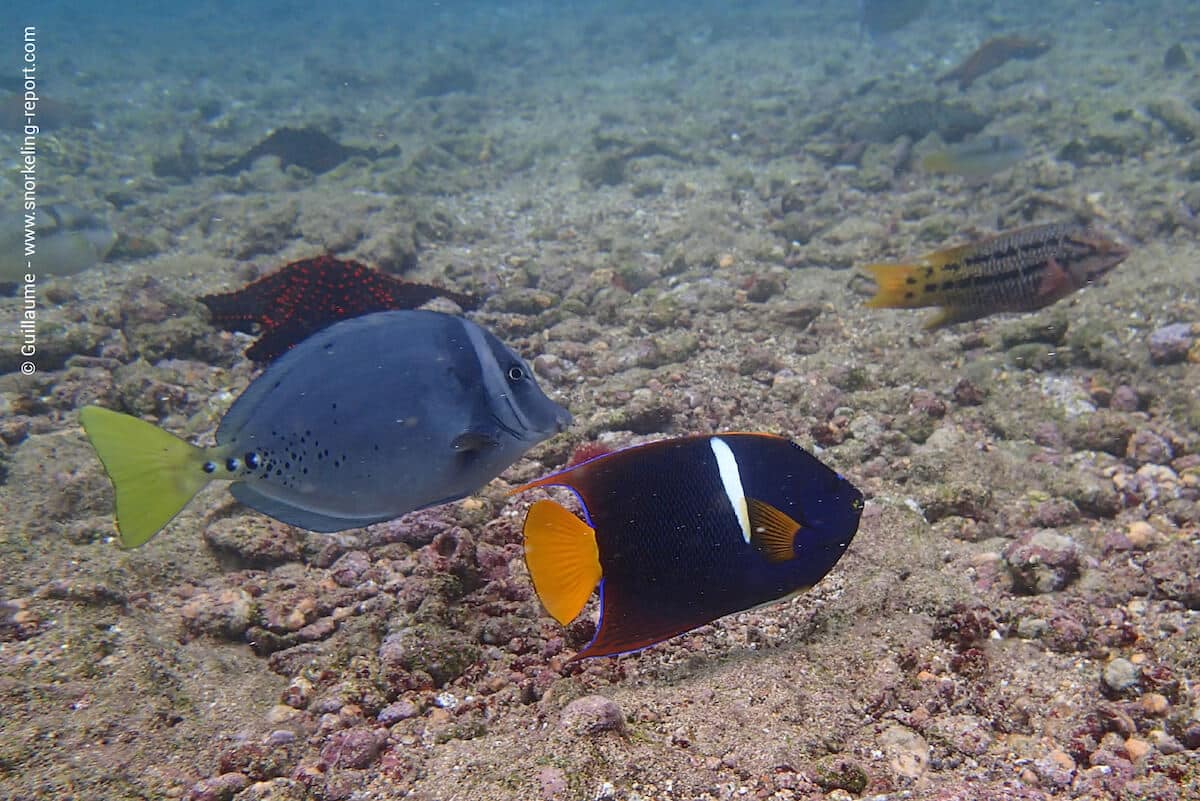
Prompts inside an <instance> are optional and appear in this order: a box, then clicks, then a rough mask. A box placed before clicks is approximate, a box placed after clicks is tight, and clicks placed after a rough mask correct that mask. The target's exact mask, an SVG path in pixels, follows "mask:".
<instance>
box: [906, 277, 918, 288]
mask: <svg viewBox="0 0 1200 801" xmlns="http://www.w3.org/2000/svg"><path fill="white" fill-rule="evenodd" d="M904 283H906V284H908V285H909V286H913V285H915V284H916V283H917V279H915V278H913V277H912V276H911V275H910V276H909V277H908V278H905V279H904Z"/></svg>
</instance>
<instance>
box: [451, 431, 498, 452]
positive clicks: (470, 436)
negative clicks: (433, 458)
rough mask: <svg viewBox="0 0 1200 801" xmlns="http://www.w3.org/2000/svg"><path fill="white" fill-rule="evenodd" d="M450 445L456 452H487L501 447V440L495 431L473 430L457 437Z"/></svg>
mask: <svg viewBox="0 0 1200 801" xmlns="http://www.w3.org/2000/svg"><path fill="white" fill-rule="evenodd" d="M450 444H451V447H453V448H454V450H456V451H459V452H463V451H486V450H490V449H491V448H494V447H496V446H497V445H499V444H500V438H499V437H497V436H496V434H495V432H493V431H484V430H482V429H478V428H471V429H467V430H466V431H464V432H462V433H461V434H459V435H458V436H457V437H455V438H454V441H453V442H452V443H450Z"/></svg>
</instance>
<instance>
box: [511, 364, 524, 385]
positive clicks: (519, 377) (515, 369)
mask: <svg viewBox="0 0 1200 801" xmlns="http://www.w3.org/2000/svg"><path fill="white" fill-rule="evenodd" d="M526 377H527V376H526V374H525V368H524V367H522V366H521V365H519V364H514V365H513V366H512V367H510V368H508V380H509V381H511V382H513V383H514V384H515V383H517V382H518V381H524V380H525V378H526Z"/></svg>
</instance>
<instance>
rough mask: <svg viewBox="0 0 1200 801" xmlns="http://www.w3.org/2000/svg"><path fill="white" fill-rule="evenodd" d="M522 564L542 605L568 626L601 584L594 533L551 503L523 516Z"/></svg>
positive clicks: (590, 528)
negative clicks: (527, 569)
mask: <svg viewBox="0 0 1200 801" xmlns="http://www.w3.org/2000/svg"><path fill="white" fill-rule="evenodd" d="M525 564H526V566H527V567H528V568H529V576H530V578H531V579H533V588H534V590H536V591H537V595H538V598H539V599H540V600H541V602H542V606H544V607H546V611H547V612H549V613H550V616H551V617H553V618H554V619H555V620H557V621H558V622H559V623H561V624H562V625H564V626H565V625H567V624H568V623H570V622H571V621H572V620H574V619H575V618H576V617H578V616H579V613H580V612H582V611H583V607H584V606H585V605H586V604H587V601H588V598H590V597H591V595H592V590H594V589H596V585H597V584H599V583H600V578H601V576H602V571H601V569H600V549H599V548H598V546H597V545H596V532H595V531H594V530H593V529H592V527H591V526H589V525H588V524H587V523H584V522H583V521H582V520H580V519H579V518H578V517H576V516H575V515H573V514H571V512H570V511H568V510H567V509H565V508H564V507H563V506H561V505H560V504H557V503H555V502H554V501H546V500H542V501H537V502H535V503H534V504H533V506H531V507H529V514H528V515H526V517H525Z"/></svg>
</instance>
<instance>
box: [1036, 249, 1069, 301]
mask: <svg viewBox="0 0 1200 801" xmlns="http://www.w3.org/2000/svg"><path fill="white" fill-rule="evenodd" d="M1074 289H1075V286H1074V284H1073V283H1072V281H1071V276H1070V274H1069V273H1067V271H1066V270H1065V269H1063V266H1062V265H1061V264H1059V263H1058V259H1054V258H1052V259H1050V260H1049V261H1047V262H1046V272H1045V274H1044V275H1043V276H1042V282H1041V284H1040V285H1039V286H1038V293H1037V299H1038V302H1039V303H1041V304H1042V305H1047V306H1048V305H1049V304H1051V303H1053V302H1054V301H1056V300H1059V299H1060V298H1064V297H1066V296H1067V295H1069V294H1071V292H1072V290H1074Z"/></svg>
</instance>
